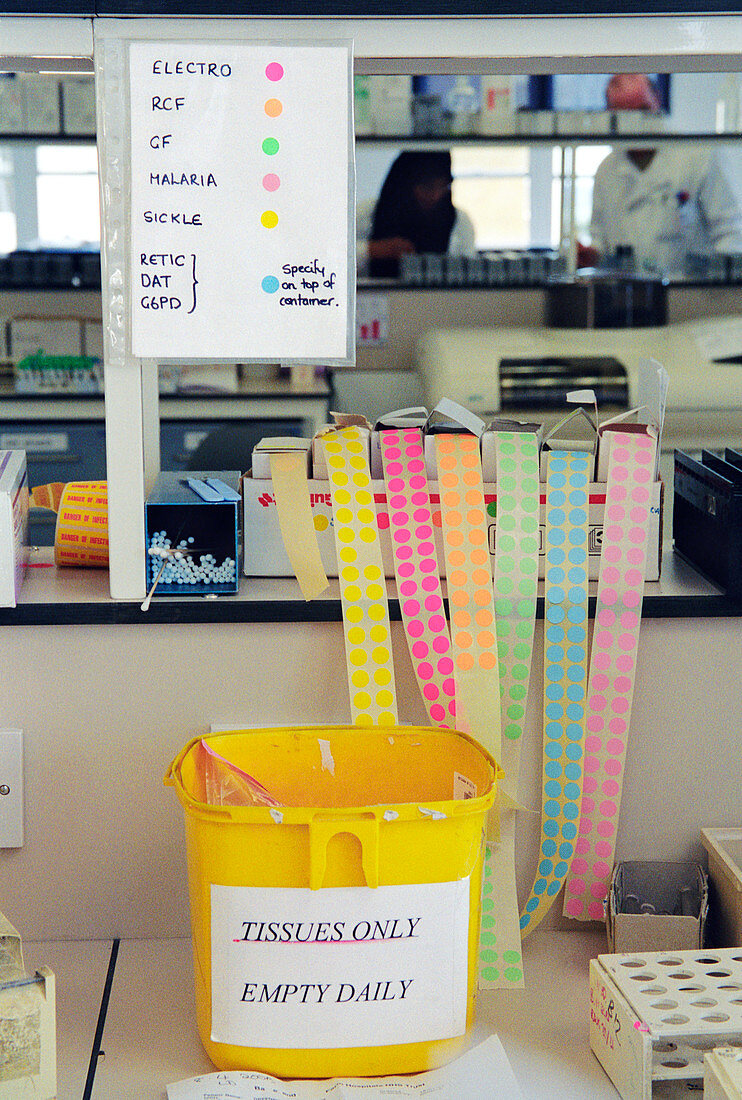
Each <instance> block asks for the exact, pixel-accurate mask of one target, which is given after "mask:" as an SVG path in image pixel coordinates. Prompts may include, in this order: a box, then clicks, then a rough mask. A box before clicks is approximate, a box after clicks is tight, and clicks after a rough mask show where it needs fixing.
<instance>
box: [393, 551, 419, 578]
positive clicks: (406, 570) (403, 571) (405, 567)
mask: <svg viewBox="0 0 742 1100" xmlns="http://www.w3.org/2000/svg"><path fill="white" fill-rule="evenodd" d="M404 549H405V547H404V546H402V547H400V551H401V550H404ZM397 557H398V558H401V557H402V554H401V552H398V553H397ZM397 572H398V573H399V575H400V577H411V576H412V574H413V573H414V572H415V566H414V565H413V564H412V562H411V561H403V562H402V564H401V565H399V566H398V567H397Z"/></svg>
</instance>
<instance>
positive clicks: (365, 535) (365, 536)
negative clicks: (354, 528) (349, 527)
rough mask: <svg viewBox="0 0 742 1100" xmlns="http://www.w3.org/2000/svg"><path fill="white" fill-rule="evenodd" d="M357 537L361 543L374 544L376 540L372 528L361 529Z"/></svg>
mask: <svg viewBox="0 0 742 1100" xmlns="http://www.w3.org/2000/svg"><path fill="white" fill-rule="evenodd" d="M358 537H359V539H360V540H361V542H368V543H371V542H374V541H375V540H376V532H375V531H374V529H373V527H362V528H361V530H360V531H359V532H358Z"/></svg>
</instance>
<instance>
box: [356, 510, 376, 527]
mask: <svg viewBox="0 0 742 1100" xmlns="http://www.w3.org/2000/svg"><path fill="white" fill-rule="evenodd" d="M375 519H376V513H375V512H372V511H371V509H370V508H359V509H358V522H359V523H373V522H374V520H375Z"/></svg>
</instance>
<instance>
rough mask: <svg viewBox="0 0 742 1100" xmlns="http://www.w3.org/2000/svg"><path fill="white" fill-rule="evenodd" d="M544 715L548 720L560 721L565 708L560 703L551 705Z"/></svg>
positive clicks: (546, 708) (547, 707)
mask: <svg viewBox="0 0 742 1100" xmlns="http://www.w3.org/2000/svg"><path fill="white" fill-rule="evenodd" d="M544 714H545V715H546V717H547V718H551V719H558V718H561V717H562V715H563V714H564V708H563V707H562V706H561V705H560V704H559V703H549V704H548V705H547V706H546V707H545V708H544Z"/></svg>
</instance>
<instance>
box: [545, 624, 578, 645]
mask: <svg viewBox="0 0 742 1100" xmlns="http://www.w3.org/2000/svg"><path fill="white" fill-rule="evenodd" d="M546 638H547V641H549V642H563V641H564V627H563V626H550V627H549V628H548V629H547V631H546ZM581 640H582V639H580V641H581Z"/></svg>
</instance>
